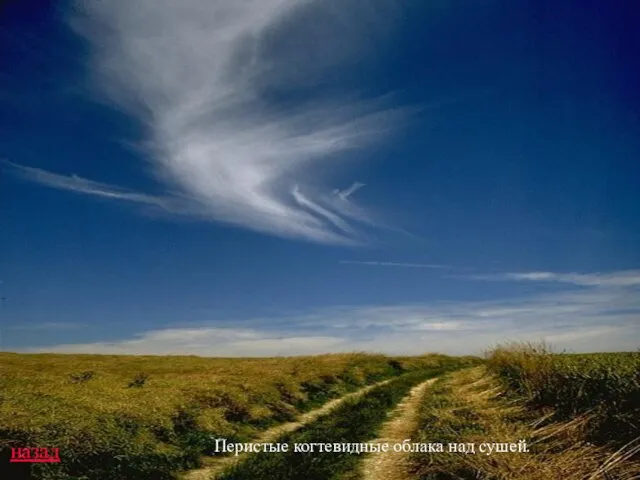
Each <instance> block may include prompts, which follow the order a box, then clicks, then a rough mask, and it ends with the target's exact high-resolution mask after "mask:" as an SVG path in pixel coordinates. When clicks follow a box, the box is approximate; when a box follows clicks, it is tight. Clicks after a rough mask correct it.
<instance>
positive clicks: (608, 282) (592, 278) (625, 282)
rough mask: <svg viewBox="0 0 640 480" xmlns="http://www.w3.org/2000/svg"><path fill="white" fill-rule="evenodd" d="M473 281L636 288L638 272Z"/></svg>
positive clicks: (503, 276) (498, 276)
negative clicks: (509, 281)
mask: <svg viewBox="0 0 640 480" xmlns="http://www.w3.org/2000/svg"><path fill="white" fill-rule="evenodd" d="M468 278H470V279H474V280H496V281H504V280H516V281H531V282H558V283H569V284H573V285H579V286H585V287H593V286H611V287H624V286H637V285H640V270H626V271H622V272H614V273H553V272H521V273H499V274H489V275H472V276H469V277H468Z"/></svg>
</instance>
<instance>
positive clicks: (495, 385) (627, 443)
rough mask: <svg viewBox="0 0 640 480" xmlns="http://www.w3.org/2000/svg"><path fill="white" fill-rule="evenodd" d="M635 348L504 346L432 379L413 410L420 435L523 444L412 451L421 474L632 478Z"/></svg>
mask: <svg viewBox="0 0 640 480" xmlns="http://www.w3.org/2000/svg"><path fill="white" fill-rule="evenodd" d="M639 375H640V354H638V353H612V354H590V355H575V354H554V353H551V352H550V351H549V350H548V349H547V348H545V346H544V345H518V344H514V345H508V346H505V347H500V348H497V349H495V350H494V351H492V352H490V354H489V355H488V356H487V362H486V363H485V365H482V366H478V367H475V368H472V369H466V370H463V371H460V372H455V373H452V374H449V375H446V376H443V377H441V378H440V379H438V380H437V381H436V383H435V384H434V386H433V388H431V389H429V390H428V393H427V395H426V396H425V398H424V399H423V403H422V406H421V409H420V419H421V420H420V425H419V428H418V431H417V433H416V440H417V441H421V442H441V443H443V444H447V443H450V442H451V443H457V444H461V443H469V444H475V445H476V449H477V448H478V445H480V444H481V443H483V442H498V443H516V442H518V441H520V440H525V441H526V442H527V445H528V449H529V451H528V452H527V453H521V452H502V453H495V452H494V453H493V454H491V455H486V454H484V453H482V452H480V451H478V450H476V451H475V453H460V452H447V451H446V450H445V453H442V454H436V455H433V454H423V453H417V454H415V455H414V456H413V462H412V463H413V465H412V473H413V475H414V478H416V479H421V480H449V479H451V480H452V479H487V480H488V479H492V480H520V479H522V480H546V479H563V480H631V479H637V478H640V437H639V435H640V431H639V427H640V425H639V423H640V422H639V420H640V412H639V408H640V401H639V397H638V395H639V392H640V383H639Z"/></svg>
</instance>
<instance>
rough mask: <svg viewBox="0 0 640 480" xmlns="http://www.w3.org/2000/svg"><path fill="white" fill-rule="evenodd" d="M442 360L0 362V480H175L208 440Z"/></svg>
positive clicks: (23, 358) (242, 432) (48, 358)
mask: <svg viewBox="0 0 640 480" xmlns="http://www.w3.org/2000/svg"><path fill="white" fill-rule="evenodd" d="M448 361H449V357H444V356H438V355H431V356H423V357H403V358H389V357H385V356H382V355H367V354H345V355H324V356H315V357H296V358H270V359H220V358H199V357H153V356H146V357H145V356H102V355H100V356H99V355H21V354H9V353H4V354H0V478H11V479H12V480H18V479H19V478H37V479H68V480H71V479H94V478H95V479H101V480H109V479H114V480H115V479H118V480H124V479H134V478H135V479H141V478H142V479H158V480H161V479H171V478H174V477H175V474H176V472H177V471H179V470H182V469H186V468H191V467H195V466H197V465H198V462H199V458H200V456H201V455H202V454H203V453H204V454H206V453H208V452H210V451H211V449H212V448H213V438H214V437H224V438H227V439H228V440H229V441H246V440H249V439H250V438H252V437H253V436H254V435H255V434H256V432H258V431H260V430H263V429H265V428H267V427H269V426H271V425H273V424H276V423H279V422H284V421H288V420H291V419H293V418H295V416H296V415H297V414H298V413H300V412H303V411H305V410H308V409H310V408H313V407H315V406H318V405H319V404H321V403H323V402H325V401H327V400H328V399H330V398H333V397H337V396H340V395H343V394H344V393H346V392H349V391H352V390H354V389H356V388H358V387H361V386H363V385H366V384H369V383H372V382H375V381H378V380H381V379H384V378H391V377H394V376H398V375H401V374H404V373H407V372H411V371H419V370H423V369H425V368H430V367H433V366H435V365H440V364H442V363H443V362H448ZM24 446H37V447H55V448H59V449H60V454H61V457H62V462H61V463H60V464H40V465H33V466H30V467H27V466H20V465H17V466H16V465H15V464H14V465H9V464H8V458H9V452H10V448H11V447H24ZM9 467H11V471H8V470H6V469H7V468H9ZM28 469H30V473H29V472H27V470H28ZM29 475H31V476H29Z"/></svg>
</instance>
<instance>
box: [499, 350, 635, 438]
mask: <svg viewBox="0 0 640 480" xmlns="http://www.w3.org/2000/svg"><path fill="white" fill-rule="evenodd" d="M487 366H488V367H489V368H490V369H491V370H492V371H493V372H494V373H496V374H497V375H498V376H499V377H500V378H501V379H502V380H503V381H504V383H505V384H506V385H507V387H508V388H509V390H510V391H512V392H515V393H516V394H518V395H520V396H522V397H524V398H525V399H526V401H527V404H528V405H529V406H530V407H532V408H537V409H549V410H550V411H552V412H553V415H554V417H555V418H556V419H558V420H567V419H571V418H575V417H576V416H578V415H583V414H587V415H589V416H590V417H591V418H592V421H591V423H590V427H591V439H592V440H595V441H602V442H610V441H612V440H613V441H616V442H618V443H624V442H628V441H631V440H633V439H634V438H636V437H638V436H639V435H640V421H639V419H640V353H639V352H628V353H626V352H625V353H593V354H569V353H561V354H558V353H553V352H552V351H551V350H550V349H549V348H548V347H547V346H545V345H544V344H540V345H536V344H510V345H505V346H501V347H498V348H496V349H495V350H493V351H492V352H490V353H489V354H488V358H487Z"/></svg>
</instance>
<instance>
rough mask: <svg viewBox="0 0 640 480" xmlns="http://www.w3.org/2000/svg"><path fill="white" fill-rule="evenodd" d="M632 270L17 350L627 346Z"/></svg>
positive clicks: (634, 338) (455, 350)
mask: <svg viewBox="0 0 640 480" xmlns="http://www.w3.org/2000/svg"><path fill="white" fill-rule="evenodd" d="M534 273H535V272H528V273H522V274H521V275H527V276H528V279H530V280H532V281H544V280H542V279H543V278H545V276H542V277H541V276H537V275H533V274H534ZM548 273H549V274H550V275H554V276H560V277H561V278H563V277H562V276H563V275H566V274H553V273H551V272H548ZM636 274H637V272H636V271H620V272H612V273H606V274H603V273H594V274H582V275H579V274H575V275H579V276H580V278H581V279H584V278H585V277H586V278H589V279H591V280H590V281H589V282H588V283H586V284H585V285H584V287H585V288H583V289H578V290H576V289H574V288H571V287H563V286H562V285H559V288H560V289H559V290H558V291H555V292H551V293H543V294H538V295H527V296H520V297H514V298H504V299H496V300H487V301H450V302H434V303H423V304H419V303H418V304H400V305H365V306H362V305H361V306H339V307H329V308H323V309H319V310H316V311H309V312H302V313H300V314H293V315H287V316H282V317H279V318H249V319H226V320H225V319H215V320H212V321H210V322H204V323H202V324H201V325H189V326H184V325H183V326H182V327H181V326H174V327H171V328H164V329H157V330H150V331H147V332H141V333H139V334H138V335H136V336H135V337H134V338H129V339H123V340H122V341H119V342H111V343H103V342H96V343H84V344H75V345H74V344H67V345H55V346H52V347H40V348H34V349H27V350H26V351H40V352H42V351H49V352H70V353H74V352H75V353H123V354H124V353H128V354H145V353H146V354H195V355H210V356H220V355H223V356H269V355H301V354H319V353H328V352H348V351H356V350H361V351H375V352H382V353H389V354H420V353H424V352H427V351H439V352H443V353H450V354H467V353H480V352H481V351H483V350H484V349H487V348H490V347H491V346H494V345H495V344H497V343H499V342H505V341H514V340H521V341H540V340H545V341H547V342H549V343H550V344H551V345H552V346H553V347H556V348H566V349H570V350H575V351H611V350H620V349H627V350H636V349H637V348H638V347H640V323H639V322H638V320H639V319H640V277H637V276H636ZM505 278H509V277H508V276H505ZM629 278H636V280H635V281H634V282H631V281H629V280H628V279H629ZM595 279H601V280H602V279H607V280H606V281H596V280H595ZM511 280H512V281H519V279H515V278H511ZM574 280H575V279H574ZM578 281H580V280H578ZM571 283H576V282H575V281H574V282H571ZM581 286H582V285H581Z"/></svg>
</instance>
